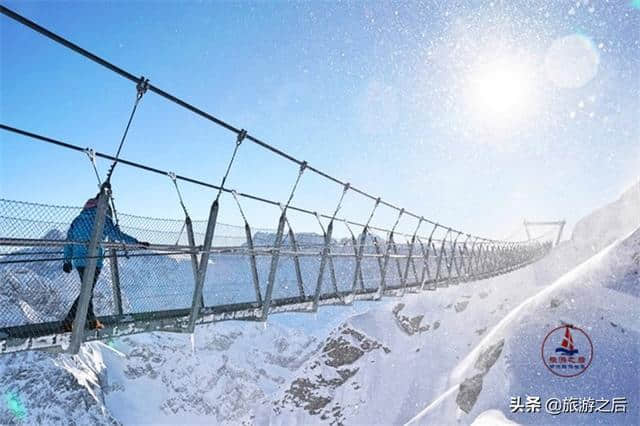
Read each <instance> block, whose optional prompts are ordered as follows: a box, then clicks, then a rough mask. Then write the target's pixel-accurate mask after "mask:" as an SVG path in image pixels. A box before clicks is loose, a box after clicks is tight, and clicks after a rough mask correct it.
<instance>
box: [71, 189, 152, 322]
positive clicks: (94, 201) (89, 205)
mask: <svg viewBox="0 0 640 426" xmlns="http://www.w3.org/2000/svg"><path fill="white" fill-rule="evenodd" d="M97 207H98V196H97V195H96V196H95V198H90V199H89V200H87V202H86V203H85V205H84V208H83V209H82V211H81V212H80V214H79V215H78V216H77V217H76V218H75V219H74V220H73V222H71V226H69V230H68V231H67V241H78V242H87V241H89V240H90V239H91V233H92V230H93V222H94V220H95V217H96V211H97ZM111 216H112V212H111V208H110V207H109V208H107V215H106V217H105V222H104V230H103V231H102V238H100V241H104V240H105V239H106V238H109V240H110V241H121V242H123V243H128V244H139V245H141V246H142V247H143V248H147V247H149V243H147V242H140V241H138V240H137V239H135V238H134V237H132V236H131V235H128V234H125V233H124V232H122V231H121V230H120V228H119V227H118V226H116V225H114V224H113V220H112V219H111ZM87 250H88V247H87V245H85V244H73V243H72V244H67V245H66V246H64V263H63V265H62V270H63V271H64V272H66V273H67V274H68V273H70V272H71V270H72V269H73V267H75V268H76V270H77V271H78V275H79V276H80V282H82V277H83V276H84V269H85V267H86V265H87ZM103 253H104V251H103V249H102V247H100V245H98V255H97V256H98V257H97V264H96V272H95V275H94V277H93V284H92V288H91V291H92V293H93V288H94V287H95V285H96V282H97V281H98V277H99V276H100V270H101V269H102V264H103ZM92 297H93V296H92ZM79 300H80V296H78V297H77V298H76V300H75V302H73V305H72V306H71V309H70V310H69V313H68V314H67V316H66V318H65V319H64V321H63V323H62V324H63V325H62V327H63V330H64V331H71V326H72V324H73V320H74V318H75V316H76V309H77V307H78V302H79ZM87 324H88V326H89V328H91V329H101V328H103V327H104V325H103V324H102V323H101V322H100V321H99V320H98V319H97V318H96V315H95V313H94V312H93V303H92V301H91V299H89V309H88V310H87Z"/></svg>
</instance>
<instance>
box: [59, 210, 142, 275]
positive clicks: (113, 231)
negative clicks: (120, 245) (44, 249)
mask: <svg viewBox="0 0 640 426" xmlns="http://www.w3.org/2000/svg"><path fill="white" fill-rule="evenodd" d="M88 206H89V207H88ZM96 210H97V209H96V207H95V205H92V204H90V203H87V205H85V208H84V209H82V212H80V214H79V215H78V217H76V218H75V219H74V220H73V222H71V226H70V227H69V230H68V231H67V241H81V242H87V241H89V240H91V232H92V231H93V222H94V221H95V217H96ZM107 237H108V238H109V240H110V241H121V242H124V243H129V244H137V243H138V242H139V241H138V240H137V239H135V238H133V237H132V236H130V235H127V234H125V233H124V232H122V231H120V229H119V228H118V227H117V226H115V225H114V224H113V221H112V220H111V217H109V216H108V215H107V216H106V217H105V222H104V229H103V231H102V238H101V239H100V241H104V240H105V239H106V238H107ZM88 248H89V247H88V244H86V245H85V244H67V245H66V246H64V261H65V263H66V262H71V261H72V260H73V266H74V267H76V268H84V267H85V266H86V265H87V251H88ZM103 253H104V251H103V249H102V247H101V246H100V245H98V259H97V262H98V263H97V267H98V268H102V264H103Z"/></svg>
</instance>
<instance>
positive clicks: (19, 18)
mask: <svg viewBox="0 0 640 426" xmlns="http://www.w3.org/2000/svg"><path fill="white" fill-rule="evenodd" d="M0 12H1V13H2V14H4V15H5V16H7V17H9V18H11V19H13V20H15V21H17V22H19V23H20V24H22V25H25V26H26V27H29V28H31V29H32V30H34V31H36V32H38V33H40V34H42V35H44V36H45V37H47V38H49V39H51V40H53V41H55V42H56V43H59V44H61V45H63V46H65V47H66V48H68V49H71V50H73V51H75V52H76V53H78V54H80V55H82V56H84V57H85V58H87V59H89V60H91V61H94V62H96V63H97V64H99V65H101V66H103V67H105V68H107V69H109V70H111V71H113V72H115V73H116V74H119V75H120V76H122V77H124V78H126V79H128V80H130V81H132V82H134V83H136V84H138V83H140V79H138V78H137V77H135V76H134V75H133V74H131V73H129V72H127V71H125V70H124V69H122V68H120V67H118V66H116V65H114V64H112V63H111V62H108V61H107V60H105V59H103V58H101V57H99V56H97V55H95V54H94V53H91V52H89V51H88V50H86V49H83V48H82V47H80V46H78V45H77V44H75V43H73V42H71V41H69V40H67V39H65V38H63V37H61V36H60V35H57V34H55V33H53V32H52V31H50V30H48V29H46V28H44V27H42V26H41V25H38V24H37V23H35V22H33V21H31V20H29V19H28V18H26V17H24V16H22V15H20V14H18V13H16V12H14V11H12V10H10V9H8V8H6V7H4V6H1V5H0ZM147 88H148V90H149V91H151V92H154V93H156V94H157V95H159V96H161V97H163V98H165V99H167V100H169V101H171V102H174V103H176V104H177V105H179V106H181V107H183V108H185V109H187V110H189V111H191V112H193V113H195V114H197V115H199V116H201V117H203V118H205V119H207V120H209V121H212V122H213V123H215V124H217V125H219V126H221V127H223V128H225V129H227V130H229V131H232V132H234V133H236V134H240V133H241V132H242V130H241V129H238V128H236V127H234V126H232V125H230V124H229V123H227V122H225V121H223V120H221V119H219V118H217V117H215V116H213V115H211V114H209V113H207V112H205V111H203V110H201V109H199V108H197V107H195V106H193V105H191V104H189V103H187V102H185V101H183V100H182V99H180V98H177V97H176V96H174V95H171V94H170V93H167V92H165V91H163V90H162V89H160V88H158V87H155V86H154V85H152V84H148V87H147ZM246 138H247V139H248V140H250V141H251V142H253V143H255V144H257V145H259V146H261V147H263V148H265V149H267V150H269V151H271V152H273V153H275V154H277V155H279V156H281V157H283V158H285V159H287V160H289V161H291V162H294V163H296V164H298V165H300V166H302V164H303V163H304V164H306V162H305V161H302V160H299V159H297V158H295V157H293V156H291V155H290V154H287V153H285V152H284V151H282V150H280V149H278V148H276V147H274V146H272V145H270V144H268V143H266V142H263V141H261V140H260V139H258V138H256V137H254V136H252V135H248V134H247V135H246ZM306 167H307V168H308V169H309V170H310V171H312V172H314V173H316V174H318V175H319V176H322V177H324V178H326V179H328V180H330V181H332V182H334V183H337V184H339V185H345V184H346V182H343V181H342V180H340V179H338V178H336V177H334V176H331V175H329V174H328V173H326V172H323V171H321V170H320V169H317V168H315V167H312V166H308V165H307V166H306ZM351 189H352V190H353V191H354V192H356V193H358V194H360V195H362V196H364V197H366V198H369V199H371V200H377V199H378V198H377V197H375V196H373V195H371V194H369V193H367V192H366V191H364V190H361V189H358V188H356V187H353V186H352V187H351ZM379 202H380V204H382V205H384V206H387V207H389V208H391V209H394V210H396V211H398V212H399V211H400V210H401V208H400V207H398V206H396V205H394V204H392V203H389V202H388V201H384V200H382V199H380V201H379ZM404 214H406V215H408V216H411V217H413V218H415V219H420V218H421V216H419V215H417V214H415V213H412V212H410V211H407V210H405V212H404ZM424 221H425V222H427V223H431V224H433V225H435V224H436V222H433V221H431V220H429V219H424ZM452 230H453V231H456V232H460V231H457V230H455V229H452ZM481 239H482V240H483V241H487V242H490V241H496V240H492V239H488V238H481Z"/></svg>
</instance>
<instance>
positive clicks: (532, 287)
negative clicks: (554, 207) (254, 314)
mask: <svg viewBox="0 0 640 426" xmlns="http://www.w3.org/2000/svg"><path fill="white" fill-rule="evenodd" d="M634 191H635V193H634ZM638 193H640V184H638V185H634V187H633V188H632V189H631V190H629V191H628V192H626V193H625V195H624V196H623V197H622V198H621V200H623V201H618V202H616V203H614V204H612V205H609V206H606V207H604V208H602V209H599V210H598V211H596V212H595V213H594V214H593V215H590V216H588V217H586V218H584V219H583V220H582V221H581V222H580V223H579V224H578V225H576V227H575V229H574V232H573V235H572V238H571V240H569V241H567V242H564V243H563V244H561V245H560V246H559V247H558V248H557V249H555V250H554V251H553V252H552V253H551V254H550V255H548V256H547V257H546V258H544V259H543V260H541V261H539V262H537V263H536V264H534V265H531V266H529V267H527V268H524V269H521V270H518V271H515V272H513V273H510V274H508V275H504V276H499V277H495V278H492V279H490V280H483V281H477V282H471V283H464V284H461V285H458V286H452V287H449V288H445V289H438V291H434V292H424V293H421V294H419V295H415V294H409V295H406V296H404V297H402V298H397V299H385V300H384V301H381V302H377V303H373V302H359V303H355V304H354V305H353V306H350V307H326V308H323V309H321V310H320V311H319V312H318V313H316V314H283V315H274V316H271V317H270V318H269V322H268V324H266V325H264V324H260V323H250V322H226V323H216V324H210V325H206V326H201V327H198V328H197V330H196V333H195V334H194V336H188V335H181V334H170V333H150V334H145V335H136V336H130V337H126V338H122V339H116V340H113V341H111V342H105V343H90V344H85V345H83V347H82V349H81V353H80V354H79V355H77V356H69V355H62V354H50V353H46V352H40V353H17V354H11V355H5V356H1V357H0V373H1V375H0V377H1V379H0V380H1V383H2V389H3V393H4V399H5V402H6V404H4V405H2V408H0V418H2V419H3V422H7V423H23V422H27V423H47V424H67V423H69V422H75V423H77V424H114V423H122V424H139V423H174V424H184V423H208V424H211V423H216V424H221V423H231V424H237V423H239V422H243V423H246V424H291V423H299V424H317V423H322V424H324V423H329V424H402V423H405V422H407V421H409V420H411V419H412V418H414V417H416V416H418V417H417V418H416V422H418V423H429V424H457V423H462V424H470V423H472V422H473V421H474V420H478V422H481V421H485V422H488V423H489V424H495V422H496V421H497V419H499V418H500V416H502V417H504V420H505V421H506V419H507V418H508V419H512V420H515V421H517V422H522V423H528V422H536V421H538V422H545V419H547V418H550V417H549V416H547V417H543V416H545V415H546V414H544V413H540V414H539V416H540V417H535V416H531V415H529V416H526V415H514V414H512V413H510V411H509V398H510V397H511V396H517V395H520V396H523V397H524V396H525V394H526V393H527V392H530V394H532V393H535V392H538V393H540V396H547V395H551V394H550V393H549V392H550V391H551V390H558V392H557V393H556V394H553V395H554V396H558V397H562V396H563V395H564V394H570V393H572V392H573V393H576V395H573V396H590V395H591V396H593V397H607V396H608V397H614V396H620V395H618V393H621V394H624V395H622V396H627V397H628V398H630V399H632V398H633V397H634V395H632V391H633V390H634V389H633V387H632V384H633V383H634V382H632V381H631V380H630V379H633V378H634V377H635V378H636V379H637V378H638V377H639V375H638V370H637V368H638V367H637V366H638V362H639V357H638V353H639V350H638V341H639V339H638V332H639V329H640V327H639V324H638V312H637V307H636V306H637V298H638V292H637V288H638V287H640V284H639V283H638V274H639V272H638V269H639V268H640V267H639V265H638V264H639V263H640V235H639V234H638V232H635V233H633V234H632V233H631V232H632V231H633V229H637V228H638V227H640V197H638V196H637V194H638ZM634 194H635V195H634ZM620 218H622V219H620ZM593 235H600V236H602V237H603V238H605V240H607V241H606V242H603V243H602V244H605V245H609V244H611V243H612V242H614V241H616V242H615V243H613V245H611V246H610V247H609V248H608V249H606V250H605V251H604V252H601V253H599V254H596V256H595V257H592V258H591V259H590V260H587V259H589V257H591V256H592V255H593V254H594V253H595V252H599V251H601V249H603V248H604V247H601V246H600V245H599V243H598V242H599V241H600V240H599V239H595V238H592V236H593ZM312 239H313V240H314V242H315V238H312ZM584 261H587V262H586V263H584V264H583V265H581V266H579V267H578V269H576V270H573V269H574V267H575V266H576V265H578V264H580V263H582V262H584ZM230 268H231V267H230ZM231 269H232V268H231ZM141 279H142V278H141ZM3 303H4V302H3ZM7 303H9V302H7ZM11 303H14V301H13V299H12V301H11ZM21 303H26V304H27V305H28V304H29V303H30V302H29V301H26V300H22V301H21ZM34 303H35V302H34ZM23 308H24V306H23ZM21 309H22V308H21ZM22 311H24V309H22ZM560 321H565V322H572V323H574V324H582V325H583V326H584V327H586V328H588V327H591V328H589V332H590V333H591V334H592V337H593V339H594V345H595V353H596V355H595V357H596V358H594V359H595V360H594V364H593V365H592V366H591V367H590V368H589V370H588V371H587V372H585V374H583V375H582V376H584V379H577V380H576V381H575V382H573V384H570V383H571V382H568V380H571V379H562V378H554V377H553V375H552V374H551V373H550V372H549V371H547V370H546V368H545V367H544V365H543V364H542V363H541V360H540V356H539V354H537V357H534V356H529V355H528V353H529V352H527V351H534V350H537V351H538V352H539V349H540V342H541V336H540V335H541V334H542V333H544V332H545V330H546V327H547V326H552V325H555V324H560ZM613 324H615V325H613ZM622 330H624V331H622ZM542 337H544V336H542ZM598 351H600V352H598ZM607 360H610V361H611V362H613V363H618V364H615V365H619V367H616V368H618V369H617V370H616V369H614V370H613V372H612V370H611V369H607V363H606V361H607ZM629 362H634V364H632V365H630V364H629ZM634 368H635V370H634ZM538 373H539V374H538ZM621 374H626V377H627V378H628V380H626V381H625V380H623V379H624V377H622V379H621V376H620V375H621ZM634 375H635V376H634ZM560 379H562V380H565V381H564V382H563V381H560ZM613 379H617V380H613ZM461 383H466V385H465V386H463V387H462V388H461V387H460V384H461ZM478 383H480V384H481V386H478ZM616 383H619V384H618V385H616ZM635 383H636V384H637V380H636V382H635ZM600 385H601V386H602V388H601V389H600V388H597V386H600ZM581 386H583V387H581ZM478 389H479V390H478ZM635 390H636V392H635V395H638V394H639V392H637V390H638V389H637V387H636V389H635ZM461 392H462V396H460V394H461ZM614 394H615V395H614ZM634 406H635V407H636V408H635V410H637V407H638V400H637V396H636V399H635V400H633V401H631V402H630V407H629V408H630V409H632V408H633V407H634ZM425 410H426V411H425ZM635 415H636V417H635V418H636V419H637V411H635ZM585 419H586V420H584V421H589V419H587V418H586V417H585ZM602 419H603V420H604V421H610V422H619V423H624V422H625V421H627V419H629V417H620V416H618V417H615V416H614V415H611V417H609V418H604V417H602ZM550 421H553V419H551V420H549V422H550ZM556 421H564V422H565V423H569V424H571V423H575V420H574V418H573V417H572V418H569V417H563V418H562V419H560V416H558V420H556ZM577 421H582V420H577Z"/></svg>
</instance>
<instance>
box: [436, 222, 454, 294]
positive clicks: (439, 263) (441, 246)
mask: <svg viewBox="0 0 640 426" xmlns="http://www.w3.org/2000/svg"><path fill="white" fill-rule="evenodd" d="M450 233H451V228H447V233H446V234H445V235H444V238H442V244H441V245H440V253H439V254H438V263H437V266H436V277H435V281H434V284H435V285H436V286H437V283H438V280H439V279H440V267H441V265H442V256H443V255H444V251H445V243H446V242H447V237H448V236H449V234H450ZM439 287H447V285H442V286H439Z"/></svg>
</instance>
